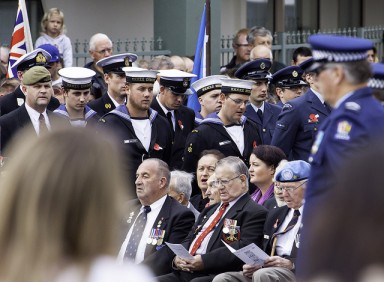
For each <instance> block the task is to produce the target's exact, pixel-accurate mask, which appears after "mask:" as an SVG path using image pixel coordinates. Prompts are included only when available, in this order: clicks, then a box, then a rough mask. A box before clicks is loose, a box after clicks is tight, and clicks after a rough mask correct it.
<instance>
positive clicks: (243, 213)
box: [183, 193, 267, 275]
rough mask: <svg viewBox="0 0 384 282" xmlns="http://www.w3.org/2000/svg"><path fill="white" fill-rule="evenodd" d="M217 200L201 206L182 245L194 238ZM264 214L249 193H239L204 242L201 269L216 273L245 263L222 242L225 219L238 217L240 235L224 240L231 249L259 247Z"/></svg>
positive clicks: (237, 267) (186, 245) (186, 244)
mask: <svg viewBox="0 0 384 282" xmlns="http://www.w3.org/2000/svg"><path fill="white" fill-rule="evenodd" d="M219 205H220V204H216V205H213V206H211V207H208V208H206V209H204V210H203V211H202V212H201V214H200V216H199V218H198V219H197V221H196V223H195V225H194V226H193V227H192V230H191V232H190V233H189V234H188V237H187V238H186V239H185V240H184V242H183V245H184V246H185V247H186V249H189V247H190V246H191V244H192V242H193V240H194V239H195V237H196V236H197V235H198V230H199V229H200V228H201V227H202V226H203V225H204V223H205V222H207V220H208V219H209V217H210V216H212V214H213V213H214V212H215V210H216V209H217V208H218V206H219ZM266 217H267V210H266V209H265V208H264V207H262V206H260V205H258V204H256V203H255V202H254V201H253V200H252V199H251V197H250V196H249V194H248V193H246V194H244V195H243V196H241V197H240V198H239V199H238V201H237V202H236V203H235V204H234V205H233V206H232V207H231V208H230V209H229V210H228V212H227V213H226V214H225V215H224V216H223V218H222V219H221V220H220V221H219V223H218V225H217V227H216V228H215V229H214V231H213V234H212V237H211V238H210V240H209V242H208V246H207V252H206V253H205V254H203V255H201V257H202V260H203V262H204V270H203V272H204V273H206V274H207V275H208V274H218V273H222V272H226V271H239V270H241V269H242V265H243V264H244V263H243V262H242V261H241V260H240V259H238V258H237V257H236V256H235V255H233V254H232V253H231V252H230V251H229V250H228V248H227V247H225V245H224V244H223V242H222V239H223V232H222V229H223V226H224V219H225V218H227V219H233V220H237V223H236V225H237V226H239V227H240V232H239V233H240V236H239V237H240V238H238V240H236V241H233V242H227V243H229V244H230V245H231V247H233V248H234V249H236V250H238V249H240V248H242V247H245V246H247V245H249V244H251V243H255V244H257V245H258V246H259V247H261V244H262V238H263V233H262V232H263V226H264V222H265V219H266Z"/></svg>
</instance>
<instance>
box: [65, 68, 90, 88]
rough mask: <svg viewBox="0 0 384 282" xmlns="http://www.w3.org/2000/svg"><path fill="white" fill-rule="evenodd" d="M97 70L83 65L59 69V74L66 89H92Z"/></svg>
mask: <svg viewBox="0 0 384 282" xmlns="http://www.w3.org/2000/svg"><path fill="white" fill-rule="evenodd" d="M95 74H96V72H95V71H93V70H91V69H88V68H82V67H69V68H63V69H61V70H59V75H60V76H61V77H62V79H63V87H64V88H65V89H76V90H83V89H90V88H91V86H92V77H93V76H94V75H95Z"/></svg>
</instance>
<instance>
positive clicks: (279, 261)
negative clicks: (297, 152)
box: [213, 161, 310, 282]
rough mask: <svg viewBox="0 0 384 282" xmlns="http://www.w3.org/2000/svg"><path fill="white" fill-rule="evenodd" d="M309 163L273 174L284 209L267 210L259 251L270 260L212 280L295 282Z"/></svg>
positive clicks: (289, 164)
mask: <svg viewBox="0 0 384 282" xmlns="http://www.w3.org/2000/svg"><path fill="white" fill-rule="evenodd" d="M309 171H310V164H308V163H307V162H305V161H291V162H286V163H285V164H284V165H283V166H282V168H281V170H280V171H279V172H278V173H277V175H276V181H278V182H280V185H279V189H281V190H282V191H283V195H284V200H285V202H286V204H287V205H286V206H282V207H279V208H276V209H272V210H270V212H269V214H268V217H267V220H266V222H265V226H264V243H263V248H264V251H265V252H266V253H267V254H270V257H269V258H268V259H267V260H265V261H264V265H263V266H260V265H256V266H251V265H247V264H245V265H243V271H241V272H227V273H223V274H220V275H218V276H216V277H215V279H214V280H213V282H223V281H241V282H242V281H245V282H249V281H252V282H256V281H258V282H262V281H263V282H265V281H296V277H295V260H296V255H297V251H298V248H299V246H300V225H301V218H302V212H303V199H304V192H305V188H306V183H307V179H308V176H309Z"/></svg>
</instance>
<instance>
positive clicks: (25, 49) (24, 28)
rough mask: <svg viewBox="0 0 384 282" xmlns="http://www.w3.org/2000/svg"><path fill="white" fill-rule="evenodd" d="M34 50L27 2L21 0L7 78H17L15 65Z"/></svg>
mask: <svg viewBox="0 0 384 282" xmlns="http://www.w3.org/2000/svg"><path fill="white" fill-rule="evenodd" d="M32 50H33V44H32V37H31V30H30V28H29V21H28V14H27V7H26V5H25V0H19V8H18V9H17V15H16V22H15V27H14V29H13V34H12V40H11V46H10V52H9V62H8V71H7V77H9V78H12V77H17V70H16V68H13V65H14V63H15V62H16V61H17V59H19V58H20V57H21V56H23V55H24V54H27V53H29V52H31V51H32Z"/></svg>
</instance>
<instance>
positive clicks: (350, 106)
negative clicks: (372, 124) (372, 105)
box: [345, 102, 361, 112]
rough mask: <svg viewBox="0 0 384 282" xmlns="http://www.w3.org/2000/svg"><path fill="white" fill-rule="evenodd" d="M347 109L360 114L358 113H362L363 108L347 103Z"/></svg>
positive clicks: (354, 103)
mask: <svg viewBox="0 0 384 282" xmlns="http://www.w3.org/2000/svg"><path fill="white" fill-rule="evenodd" d="M345 108H346V109H347V110H351V111H354V112H358V111H360V109H361V106H360V105H359V104H358V103H356V102H347V103H345Z"/></svg>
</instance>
